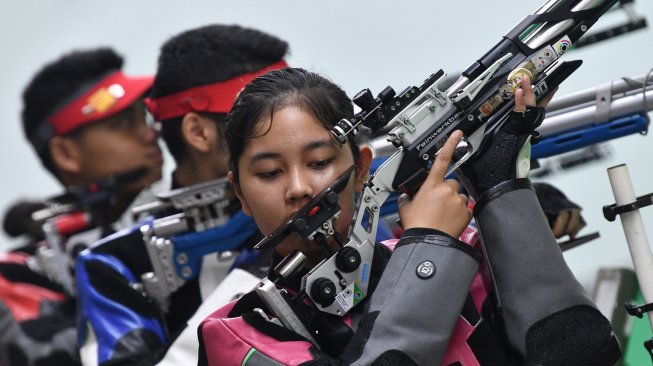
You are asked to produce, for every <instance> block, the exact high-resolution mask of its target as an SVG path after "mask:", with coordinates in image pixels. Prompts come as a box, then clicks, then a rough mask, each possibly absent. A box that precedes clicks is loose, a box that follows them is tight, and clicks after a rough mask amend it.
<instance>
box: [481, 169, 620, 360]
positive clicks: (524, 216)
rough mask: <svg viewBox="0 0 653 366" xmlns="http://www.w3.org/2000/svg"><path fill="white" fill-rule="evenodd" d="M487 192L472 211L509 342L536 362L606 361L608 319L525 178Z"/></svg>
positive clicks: (612, 352) (611, 348)
mask: <svg viewBox="0 0 653 366" xmlns="http://www.w3.org/2000/svg"><path fill="white" fill-rule="evenodd" d="M490 193H491V194H490V195H488V197H489V198H487V199H479V202H478V203H477V206H476V208H475V211H476V212H475V215H476V220H477V222H478V225H479V231H480V233H481V239H482V243H483V249H484V251H485V253H486V258H487V262H488V265H489V268H490V271H491V274H492V277H493V281H494V287H495V291H496V294H497V300H498V306H499V307H500V309H501V314H502V317H503V322H504V326H505V330H506V335H507V337H508V340H509V342H510V343H511V345H512V347H514V348H515V349H516V350H517V351H518V352H519V353H520V354H521V355H522V356H524V357H525V358H526V359H527V360H529V361H531V362H535V363H538V364H546V365H561V364H565V365H567V364H568V365H612V364H613V363H614V361H613V360H614V358H615V357H616V358H618V357H619V351H618V345H616V343H615V341H614V336H613V334H612V330H611V328H610V324H609V323H608V321H607V319H605V317H604V316H603V315H601V313H600V312H599V311H598V310H596V307H595V305H594V303H593V302H592V300H591V299H590V298H589V297H588V296H587V295H586V294H585V291H584V289H583V287H582V286H581V285H580V283H579V282H578V281H577V280H576V278H575V277H574V275H573V273H572V272H571V270H570V269H569V267H568V266H567V263H566V262H565V259H564V257H563V256H562V252H561V250H560V247H559V246H558V244H557V242H556V240H555V238H554V237H553V234H552V232H551V229H550V228H549V225H548V223H547V220H546V218H545V216H544V213H543V212H542V209H541V208H540V206H539V203H538V200H537V197H536V195H535V192H534V191H533V190H532V188H531V187H530V182H528V180H527V179H524V180H516V181H511V182H506V183H505V184H502V185H500V186H497V187H496V189H495V190H494V191H493V192H490ZM590 355H592V356H590Z"/></svg>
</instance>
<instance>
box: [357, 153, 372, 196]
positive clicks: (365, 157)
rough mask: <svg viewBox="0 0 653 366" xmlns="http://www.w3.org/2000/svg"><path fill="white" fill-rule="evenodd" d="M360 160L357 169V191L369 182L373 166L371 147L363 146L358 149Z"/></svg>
mask: <svg viewBox="0 0 653 366" xmlns="http://www.w3.org/2000/svg"><path fill="white" fill-rule="evenodd" d="M358 151H359V159H358V163H357V167H356V191H360V190H361V189H363V183H365V181H366V180H367V177H368V176H369V173H370V166H371V165H372V156H373V155H374V154H373V152H372V148H371V147H370V146H369V145H361V146H360V147H359V148H358Z"/></svg>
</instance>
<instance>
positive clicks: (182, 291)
mask: <svg viewBox="0 0 653 366" xmlns="http://www.w3.org/2000/svg"><path fill="white" fill-rule="evenodd" d="M287 50H288V45H287V43H286V42H284V41H282V40H279V39H277V38H276V37H273V36H271V35H269V34H266V33H263V32H260V31H257V30H254V29H248V28H243V27H239V26H225V25H210V26H205V27H200V28H196V29H192V30H189V31H186V32H183V33H181V34H178V35H176V36H174V37H172V38H171V39H170V40H168V41H167V42H166V43H165V44H164V45H163V46H162V48H161V53H160V56H159V61H158V70H157V75H156V77H155V81H154V84H153V86H152V92H151V94H150V97H151V98H149V99H148V100H147V105H148V109H149V110H150V111H151V113H152V115H153V116H154V118H155V119H156V120H157V121H159V122H160V123H161V136H162V138H163V140H164V141H165V143H166V146H167V148H168V150H169V151H170V153H171V155H172V156H173V158H174V159H175V162H176V169H175V171H174V173H173V175H172V188H173V189H176V188H182V187H191V186H194V185H197V184H200V183H203V182H208V181H212V180H216V179H219V178H222V177H224V176H226V175H227V172H228V170H229V168H228V164H227V163H228V153H227V149H226V142H225V139H224V118H225V116H226V114H227V112H229V110H230V109H231V107H232V105H233V103H234V101H235V99H236V97H237V95H238V93H240V91H241V90H242V89H243V88H244V87H245V85H247V83H249V82H250V81H251V80H253V79H254V78H255V77H257V76H259V75H263V74H265V73H267V72H268V71H270V70H273V69H278V68H283V67H286V63H285V62H284V61H283V57H284V56H285V55H286V53H287ZM233 200H234V203H235V204H237V200H236V199H235V197H234V198H233ZM235 208H236V210H235V211H237V209H238V208H239V206H236V207H235ZM235 215H238V213H234V216H231V217H230V219H229V220H230V221H229V222H228V223H227V224H225V225H223V226H220V227H217V228H215V229H220V228H222V227H224V226H228V225H231V224H232V223H234V222H236V221H237V218H236V217H235ZM241 215H242V214H241ZM243 216H244V215H243ZM251 234H255V232H254V227H252V233H251ZM233 240H234V241H235V240H236V239H233ZM245 241H246V242H247V243H249V242H248V241H247V240H246V239H245ZM235 258H236V256H233V257H228V258H227V257H225V256H223V257H221V258H220V259H218V257H217V256H216V255H211V256H209V255H207V256H205V257H204V262H203V264H202V269H201V272H200V274H199V277H197V278H195V279H192V280H188V281H186V282H185V283H184V284H183V285H182V286H181V287H180V288H179V289H177V290H176V291H174V292H173V293H172V294H171V295H170V297H169V299H168V300H169V307H168V310H167V311H166V310H164V309H162V308H160V307H159V306H157V303H156V302H155V301H154V300H153V298H152V297H151V296H149V294H147V293H143V291H141V290H139V288H141V287H142V283H141V278H142V276H143V275H144V274H146V273H149V272H152V263H151V262H150V259H149V257H148V253H147V251H146V248H145V245H144V243H143V234H142V233H141V232H140V230H138V228H137V227H135V228H134V229H132V230H131V231H129V232H125V233H123V235H115V236H111V237H109V238H106V239H104V240H102V242H101V243H98V244H97V245H94V246H93V248H92V250H90V251H86V252H84V253H82V254H81V255H80V256H79V257H78V259H77V263H76V275H77V279H78V282H77V290H78V296H79V303H80V304H81V310H82V311H81V314H80V320H81V322H80V323H79V324H78V326H79V327H78V330H79V331H80V332H85V334H82V333H80V340H83V344H82V345H81V346H82V347H81V348H82V359H83V362H84V364H89V365H90V364H94V363H97V364H99V365H109V364H128V363H131V362H134V363H135V362H136V361H138V364H140V365H148V364H155V363H157V362H159V360H161V358H162V357H163V355H164V353H165V352H166V351H167V350H168V348H169V347H170V345H171V344H172V343H173V342H174V343H175V344H179V341H180V340H181V339H180V338H183V339H186V338H184V336H181V337H178V336H179V334H180V332H183V334H189V335H190V339H191V341H190V345H189V346H187V347H175V350H178V349H180V348H181V349H184V350H185V351H187V352H182V353H183V355H179V353H175V354H174V355H171V354H170V352H168V354H167V355H166V360H164V361H163V362H168V363H167V364H189V365H190V364H193V363H196V362H197V347H198V343H197V336H196V327H195V326H192V325H188V326H187V323H188V324H191V323H192V321H189V319H191V317H194V314H195V315H197V313H199V311H198V308H199V307H200V305H202V304H203V302H204V301H205V298H206V297H207V296H208V295H210V294H211V291H212V290H214V289H215V288H216V286H217V283H220V281H221V280H222V279H223V278H224V276H225V272H226V271H227V270H229V269H230V268H238V269H239V270H234V271H232V272H230V275H231V274H234V272H240V273H241V274H243V277H246V276H249V277H248V278H254V276H252V275H251V274H249V273H247V272H246V271H240V269H241V268H244V267H246V268H245V269H246V270H248V271H250V272H252V273H253V274H254V275H255V276H263V275H264V271H263V270H261V271H259V272H257V271H256V270H257V269H260V268H258V267H257V266H256V264H252V263H251V262H249V263H246V264H245V265H239V264H238V263H236V264H234V261H235ZM239 258H241V259H242V258H243V256H240V257H239ZM209 261H211V262H210V263H209ZM218 262H220V263H218ZM262 262H265V264H266V265H267V262H268V261H267V260H263V261H262ZM216 267H217V268H219V269H217V270H216ZM221 269H224V271H222V270H221ZM243 277H241V278H243ZM255 283H256V282H253V283H251V286H253V285H254V284H255ZM209 284H210V285H209ZM238 285H239V286H237V287H238V288H239V290H240V292H245V291H247V290H248V289H249V286H250V285H247V284H245V283H244V282H242V281H241V282H239V283H238ZM227 301H228V299H227ZM208 308H209V310H208V311H207V312H206V313H207V314H208V312H210V311H211V310H213V309H214V308H215V306H208ZM203 318H204V316H198V320H197V323H199V321H200V320H201V319H203ZM187 344H188V343H187ZM87 349H90V350H92V352H93V354H94V355H91V358H87V355H88V354H89V353H87V352H86V350H87ZM171 357H172V358H171ZM174 357H177V358H174ZM93 358H94V359H93ZM193 358H194V359H193ZM173 359H174V361H173Z"/></svg>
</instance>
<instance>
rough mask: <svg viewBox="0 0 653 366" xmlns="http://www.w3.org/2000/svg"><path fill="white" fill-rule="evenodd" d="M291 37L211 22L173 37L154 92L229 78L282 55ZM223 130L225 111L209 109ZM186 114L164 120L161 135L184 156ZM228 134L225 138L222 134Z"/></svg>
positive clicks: (162, 55)
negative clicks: (278, 36) (281, 36)
mask: <svg viewBox="0 0 653 366" xmlns="http://www.w3.org/2000/svg"><path fill="white" fill-rule="evenodd" d="M287 52H288V43H286V42H284V41H282V40H281V39H279V38H276V37H274V36H272V35H269V34H267V33H264V32H261V31H258V30H255V29H251V28H244V27H241V26H238V25H220V24H216V25H207V26H203V27H200V28H195V29H191V30H188V31H185V32H183V33H180V34H178V35H176V36H174V37H172V38H170V39H169V40H168V41H167V42H166V43H164V44H163V46H161V53H160V55H159V60H158V69H157V73H156V76H155V79H154V85H153V86H152V91H151V95H150V96H151V97H152V98H160V97H163V96H166V95H170V94H173V93H176V92H179V91H182V90H186V89H189V88H193V87H197V86H201V85H207V84H212V83H217V82H220V81H225V80H229V79H231V78H234V77H236V76H238V75H242V74H246V73H250V72H253V71H256V70H260V69H262V68H264V67H266V66H269V65H271V64H273V63H275V62H277V61H279V60H281V59H282V58H283V57H284V56H285V55H286V53H287ZM206 115H207V116H208V117H210V118H212V119H213V120H215V121H216V123H217V125H218V133H219V134H220V136H221V137H223V136H224V128H223V127H222V126H221V125H222V123H221V122H222V120H223V119H224V115H223V114H206ZM182 118H183V117H176V118H171V119H168V120H165V121H161V122H162V123H161V137H162V138H163V140H164V141H165V143H166V145H167V147H168V150H169V151H170V154H171V155H172V156H173V157H174V159H175V160H176V161H177V162H179V160H180V159H181V157H182V156H183V155H184V152H185V147H184V146H185V145H184V142H183V139H182V136H181V121H182ZM221 140H224V139H221Z"/></svg>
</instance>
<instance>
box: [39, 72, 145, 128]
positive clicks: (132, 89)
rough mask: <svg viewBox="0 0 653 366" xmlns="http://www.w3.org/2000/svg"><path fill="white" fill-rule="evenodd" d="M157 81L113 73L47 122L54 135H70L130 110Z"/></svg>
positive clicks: (54, 114)
mask: <svg viewBox="0 0 653 366" xmlns="http://www.w3.org/2000/svg"><path fill="white" fill-rule="evenodd" d="M153 81H154V79H153V77H151V76H146V77H128V76H125V75H124V74H123V73H122V72H121V71H116V72H113V73H111V74H109V75H107V76H106V77H104V78H102V80H100V81H99V82H97V83H96V84H95V85H93V86H92V87H91V88H89V89H88V90H87V91H85V92H84V93H83V94H82V95H81V96H79V97H77V98H75V99H74V100H73V101H71V102H70V103H67V104H66V105H65V106H63V107H62V108H60V109H59V110H57V111H56V112H55V113H53V114H52V115H51V116H50V117H49V118H47V122H48V124H49V125H50V126H52V128H53V129H54V135H63V134H66V133H68V132H70V131H72V130H74V129H76V128H78V127H81V126H83V125H86V124H88V123H91V122H95V121H98V120H101V119H105V118H107V117H111V116H112V115H114V114H116V113H118V112H120V111H122V110H123V109H125V108H127V107H129V106H130V105H131V104H132V103H134V102H135V101H136V100H138V99H139V98H141V97H142V96H143V94H145V92H146V91H147V90H148V89H149V88H150V87H151V86H152V82H153Z"/></svg>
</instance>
